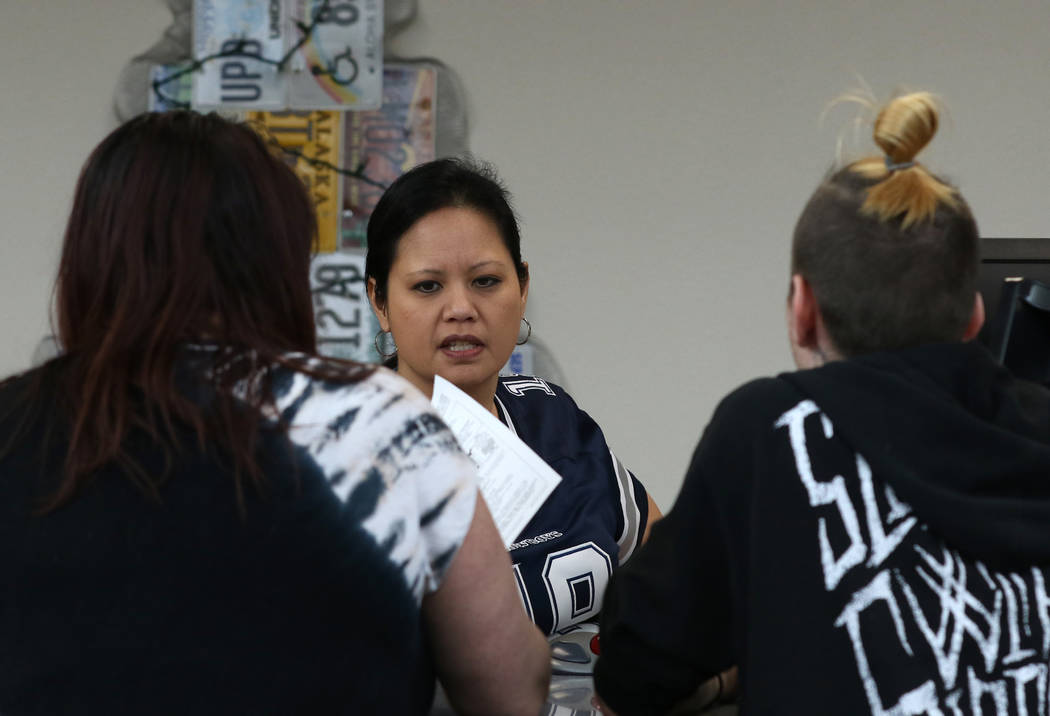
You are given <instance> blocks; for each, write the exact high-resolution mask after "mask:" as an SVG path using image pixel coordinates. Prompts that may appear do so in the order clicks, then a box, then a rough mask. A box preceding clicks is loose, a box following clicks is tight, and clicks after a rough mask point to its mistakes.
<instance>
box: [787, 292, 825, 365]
mask: <svg viewBox="0 0 1050 716" xmlns="http://www.w3.org/2000/svg"><path fill="white" fill-rule="evenodd" d="M819 315H820V309H819V308H818V307H817V298H816V296H815V295H814V294H813V287H812V286H810V285H809V281H807V280H806V279H805V278H803V277H802V275H801V274H795V275H793V276H792V277H791V290H790V291H789V292H788V310H787V324H788V339H789V340H790V341H791V345H792V346H794V347H797V348H803V349H806V350H810V351H816V350H819V349H820V344H819V340H818V331H817V326H818V324H819V322H820V320H819Z"/></svg>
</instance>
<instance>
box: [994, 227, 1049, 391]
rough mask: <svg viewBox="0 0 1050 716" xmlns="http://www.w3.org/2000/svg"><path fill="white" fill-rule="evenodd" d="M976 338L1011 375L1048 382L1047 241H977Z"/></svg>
mask: <svg viewBox="0 0 1050 716" xmlns="http://www.w3.org/2000/svg"><path fill="white" fill-rule="evenodd" d="M977 288H978V290H979V291H980V292H981V296H982V297H983V299H984V307H985V324H984V328H983V329H982V330H981V333H980V335H979V340H980V341H981V342H982V343H984V344H985V345H986V346H988V348H989V350H991V351H992V353H993V354H994V355H995V357H996V358H997V359H998V360H999V361H1000V362H1001V363H1003V364H1004V365H1005V366H1006V367H1008V368H1010V370H1012V371H1013V372H1014V373H1015V374H1017V375H1019V376H1021V377H1024V378H1028V379H1030V380H1037V381H1039V382H1042V383H1047V384H1050V239H990V238H989V239H981V266H980V271H979V273H978V278H977Z"/></svg>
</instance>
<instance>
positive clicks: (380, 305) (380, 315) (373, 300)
mask: <svg viewBox="0 0 1050 716" xmlns="http://www.w3.org/2000/svg"><path fill="white" fill-rule="evenodd" d="M367 290H368V302H369V303H370V304H371V305H372V313H374V314H376V318H377V319H378V320H379V327H380V328H382V329H383V330H384V331H389V330H390V319H389V318H387V315H386V302H385V301H383V300H381V299H380V298H379V297H378V295H377V294H376V280H375V278H373V277H369V279H368V284H367Z"/></svg>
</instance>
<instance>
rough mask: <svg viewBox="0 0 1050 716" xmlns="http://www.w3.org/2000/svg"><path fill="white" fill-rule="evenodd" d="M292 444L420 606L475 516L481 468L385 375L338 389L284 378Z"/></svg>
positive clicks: (417, 397)
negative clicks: (393, 567) (396, 570)
mask: <svg viewBox="0 0 1050 716" xmlns="http://www.w3.org/2000/svg"><path fill="white" fill-rule="evenodd" d="M286 383H287V385H285V386H284V387H282V388H281V389H280V391H279V394H278V396H277V398H278V400H277V407H278V409H279V410H280V411H281V415H282V418H284V420H285V421H286V423H287V424H288V426H289V429H288V436H289V438H290V439H291V440H292V442H293V443H295V444H297V445H299V446H300V447H302V448H303V449H304V450H305V452H306V453H307V454H308V455H309V456H310V457H311V458H312V459H313V461H314V462H315V464H316V465H317V467H318V468H319V469H320V470H321V471H322V473H323V474H324V476H325V479H326V480H327V482H328V484H329V486H330V488H331V490H332V492H333V493H334V494H335V496H336V497H337V498H338V499H339V500H340V501H342V503H343V504H344V511H345V514H346V519H347V520H348V521H349V522H350V523H352V524H359V525H360V526H361V527H362V528H363V529H364V530H365V531H366V532H368V533H369V534H370V535H371V536H372V538H373V539H374V540H375V542H376V544H378V545H379V546H380V547H381V548H382V550H383V552H384V553H385V554H386V555H387V558H388V559H389V560H390V562H392V563H393V564H395V565H397V567H398V568H399V569H400V570H401V573H402V575H403V576H404V578H405V582H406V584H407V586H408V588H409V589H410V590H411V591H412V593H413V595H414V596H415V599H416V601H417V602H421V601H422V598H423V596H424V595H425V594H427V593H429V592H433V591H435V590H436V589H438V587H440V586H441V583H442V581H443V579H444V577H445V573H446V571H447V570H448V567H449V565H450V564H451V563H452V560H453V558H454V557H455V555H456V553H457V551H458V550H459V547H460V546H461V545H462V544H463V541H464V539H465V538H466V535H467V532H468V530H469V529H470V525H471V522H472V520H473V517H474V505H475V500H476V498H477V491H478V488H477V469H476V468H475V467H474V464H473V463H472V462H471V461H470V458H469V457H467V456H466V455H465V454H464V453H463V451H462V450H461V449H460V447H459V444H458V443H457V442H456V439H455V437H454V436H453V435H452V432H451V431H450V430H449V428H448V426H447V425H445V423H444V422H443V421H442V420H441V418H440V417H438V415H437V413H435V412H434V411H433V409H432V408H431V406H430V401H428V400H427V399H426V397H425V396H423V394H422V393H420V392H419V391H418V390H416V389H415V388H413V387H412V386H411V385H410V384H409V383H408V382H407V381H405V380H404V379H402V378H399V377H398V376H396V375H395V374H394V373H392V372H390V371H388V370H387V369H385V368H379V369H377V370H376V371H375V373H373V374H372V375H370V376H369V377H368V378H367V379H365V380H362V381H358V382H355V383H347V384H340V383H335V382H321V381H316V380H311V379H309V378H307V377H306V376H305V375H302V374H290V375H289V377H288V380H287V381H286Z"/></svg>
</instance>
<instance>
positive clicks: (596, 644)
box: [591, 634, 602, 654]
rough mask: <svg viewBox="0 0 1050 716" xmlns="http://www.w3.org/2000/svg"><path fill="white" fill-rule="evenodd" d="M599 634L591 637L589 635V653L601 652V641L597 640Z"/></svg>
mask: <svg viewBox="0 0 1050 716" xmlns="http://www.w3.org/2000/svg"><path fill="white" fill-rule="evenodd" d="M599 636H600V634H595V635H594V636H593V637H591V653H592V654H601V653H602V645H601V642H600V641H598V637H599Z"/></svg>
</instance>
